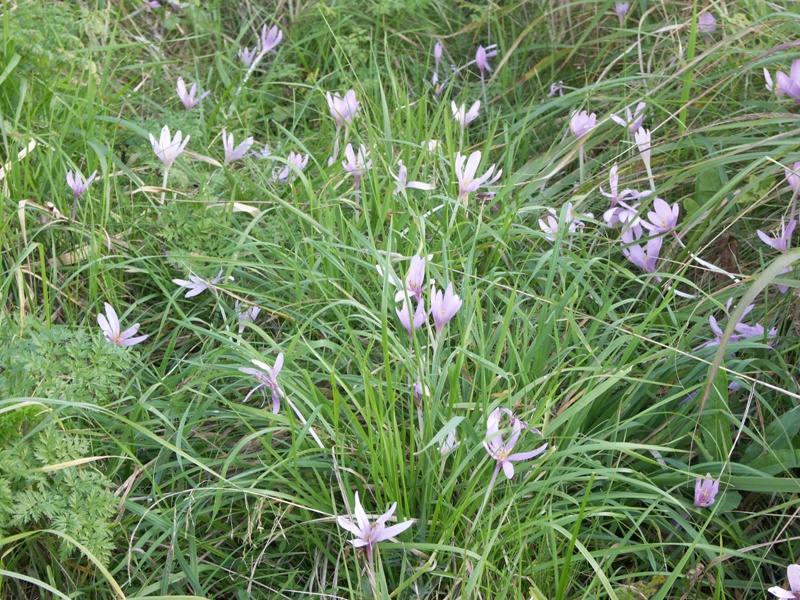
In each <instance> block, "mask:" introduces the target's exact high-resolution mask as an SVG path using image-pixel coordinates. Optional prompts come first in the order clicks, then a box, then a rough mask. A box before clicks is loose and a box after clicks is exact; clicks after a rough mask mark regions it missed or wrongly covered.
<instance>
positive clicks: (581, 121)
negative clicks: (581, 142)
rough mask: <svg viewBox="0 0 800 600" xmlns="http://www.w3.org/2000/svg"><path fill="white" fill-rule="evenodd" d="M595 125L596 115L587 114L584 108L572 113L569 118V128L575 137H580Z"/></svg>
mask: <svg viewBox="0 0 800 600" xmlns="http://www.w3.org/2000/svg"><path fill="white" fill-rule="evenodd" d="M595 125H597V115H596V114H595V113H592V114H589V113H587V112H586V111H585V110H582V111H581V112H576V113H573V115H572V118H571V119H570V120H569V128H570V130H571V131H572V133H573V134H574V135H575V137H576V138H578V139H581V138H582V137H583V136H585V135H586V134H587V133H589V132H590V131H591V130H592V129H594V127H595Z"/></svg>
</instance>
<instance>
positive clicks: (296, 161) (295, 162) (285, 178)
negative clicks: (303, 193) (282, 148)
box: [277, 152, 309, 183]
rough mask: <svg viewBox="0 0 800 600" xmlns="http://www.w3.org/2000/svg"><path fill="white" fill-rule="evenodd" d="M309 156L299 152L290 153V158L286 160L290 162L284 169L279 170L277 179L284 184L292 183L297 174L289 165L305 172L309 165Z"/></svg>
mask: <svg viewBox="0 0 800 600" xmlns="http://www.w3.org/2000/svg"><path fill="white" fill-rule="evenodd" d="M308 159H309V155H308V154H305V155H304V154H300V153H299V152H289V156H288V157H287V158H286V160H287V161H288V162H289V164H288V165H284V166H283V167H282V168H280V169H278V172H277V178H278V179H279V180H281V181H282V182H284V183H288V182H290V181H292V180H293V179H294V178H295V177H296V174H295V172H294V171H293V170H292V168H291V167H290V166H289V165H292V166H293V167H295V168H297V169H298V170H299V171H303V169H305V168H306V165H307V164H308Z"/></svg>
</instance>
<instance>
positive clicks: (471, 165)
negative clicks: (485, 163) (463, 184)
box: [464, 150, 481, 179]
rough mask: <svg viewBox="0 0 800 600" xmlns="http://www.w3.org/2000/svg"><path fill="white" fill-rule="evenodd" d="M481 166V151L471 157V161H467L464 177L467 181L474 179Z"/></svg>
mask: <svg viewBox="0 0 800 600" xmlns="http://www.w3.org/2000/svg"><path fill="white" fill-rule="evenodd" d="M480 164H481V153H480V150H479V151H477V152H473V153H472V154H470V155H469V159H467V168H466V169H465V170H464V176H465V177H466V178H467V179H474V178H475V173H476V172H477V171H478V167H479V166H480Z"/></svg>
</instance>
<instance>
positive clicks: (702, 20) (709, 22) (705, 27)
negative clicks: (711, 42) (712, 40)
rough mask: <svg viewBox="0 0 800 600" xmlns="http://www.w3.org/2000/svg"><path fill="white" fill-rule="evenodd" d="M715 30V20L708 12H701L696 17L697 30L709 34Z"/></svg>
mask: <svg viewBox="0 0 800 600" xmlns="http://www.w3.org/2000/svg"><path fill="white" fill-rule="evenodd" d="M716 30H717V20H716V19H715V18H714V15H713V14H711V13H710V12H707V13H703V14H702V15H700V17H699V18H698V19H697V31H699V32H700V33H705V34H706V35H710V34H712V33H714V32H715V31H716Z"/></svg>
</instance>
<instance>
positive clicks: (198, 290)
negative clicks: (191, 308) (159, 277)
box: [172, 269, 233, 298]
mask: <svg viewBox="0 0 800 600" xmlns="http://www.w3.org/2000/svg"><path fill="white" fill-rule="evenodd" d="M224 279H228V280H230V281H233V277H231V276H230V275H229V276H228V277H225V278H224ZM222 280H223V276H222V269H220V270H219V273H217V276H216V277H214V279H212V280H211V281H206V280H205V279H203V278H202V277H198V276H197V275H189V279H188V280H186V279H173V280H172V283H174V284H177V285H179V286H180V287H185V288H186V289H188V290H189V291H188V292H186V295H185V296H184V298H192V297H194V296H197V295H198V294H202V293H203V292H205V291H206V290H214V289H216V285H217V284H218V283H219V282H220V281H222Z"/></svg>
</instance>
